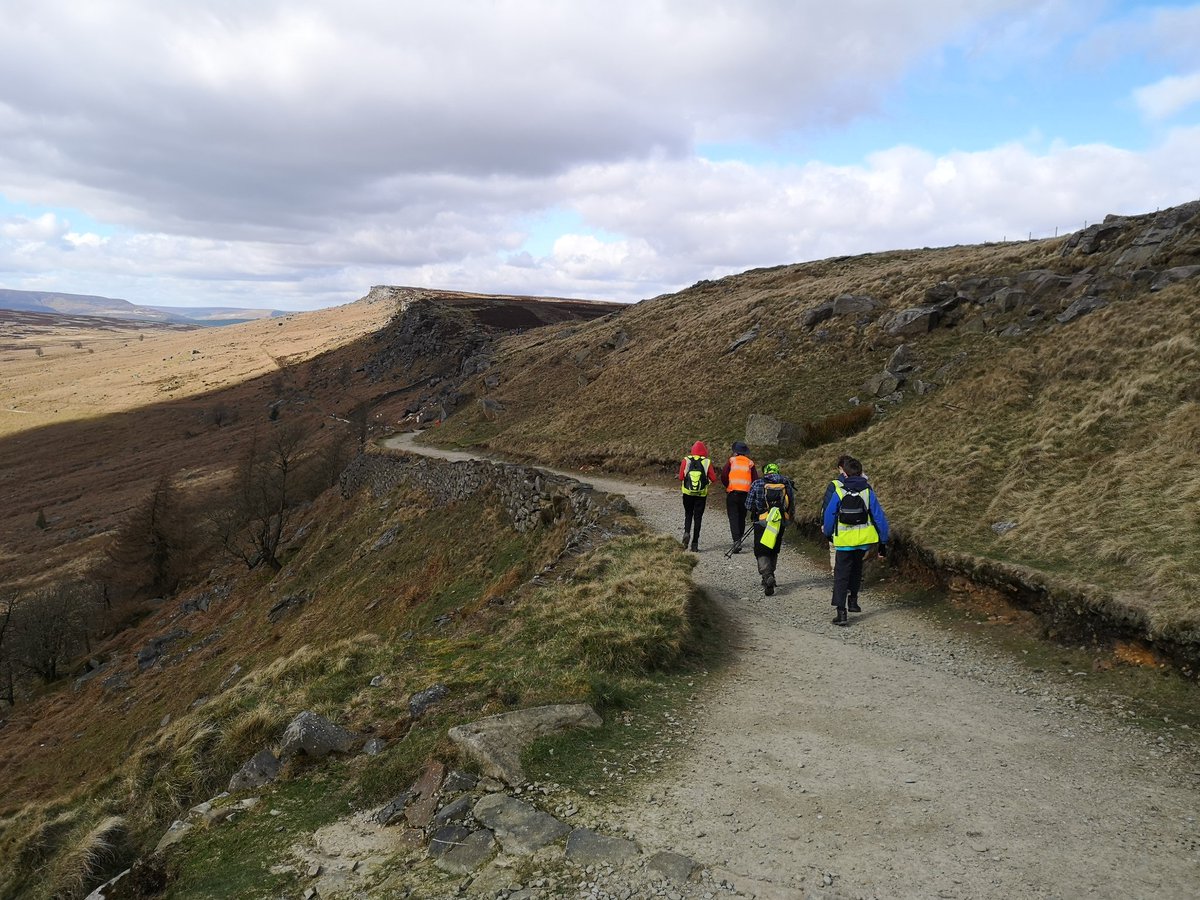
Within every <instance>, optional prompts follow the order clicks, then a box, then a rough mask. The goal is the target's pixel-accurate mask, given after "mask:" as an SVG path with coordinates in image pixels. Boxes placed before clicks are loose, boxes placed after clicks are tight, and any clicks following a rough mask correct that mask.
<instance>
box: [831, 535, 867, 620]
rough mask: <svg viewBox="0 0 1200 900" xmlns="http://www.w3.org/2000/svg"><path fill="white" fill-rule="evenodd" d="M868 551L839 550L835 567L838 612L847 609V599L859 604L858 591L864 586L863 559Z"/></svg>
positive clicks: (834, 582) (834, 603)
mask: <svg viewBox="0 0 1200 900" xmlns="http://www.w3.org/2000/svg"><path fill="white" fill-rule="evenodd" d="M866 555H867V551H866V550H839V551H838V552H837V563H836V564H835V565H834V567H833V601H832V603H833V605H834V606H836V607H837V608H838V611H839V612H840V611H841V610H843V609H845V608H846V599H847V598H849V599H850V600H852V601H854V602H855V603H857V602H858V589H859V586H860V585H862V572H863V557H864V556H866Z"/></svg>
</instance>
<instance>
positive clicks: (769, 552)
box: [754, 522, 783, 587]
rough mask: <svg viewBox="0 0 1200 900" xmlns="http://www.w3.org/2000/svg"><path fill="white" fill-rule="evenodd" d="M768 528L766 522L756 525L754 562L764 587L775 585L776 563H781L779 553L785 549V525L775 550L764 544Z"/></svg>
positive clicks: (780, 531)
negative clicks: (765, 532) (763, 539)
mask: <svg viewBox="0 0 1200 900" xmlns="http://www.w3.org/2000/svg"><path fill="white" fill-rule="evenodd" d="M766 528H767V526H766V523H764V522H755V523H754V561H755V562H756V563H758V574H759V575H760V576H761V577H762V583H763V587H766V586H767V585H771V586H772V587H774V585H775V563H777V562H779V551H780V550H782V549H783V525H782V523H781V524H780V526H779V538H778V539H777V540H776V541H775V547H774V549H772V548H770V547H764V546H763V544H762V536H763V532H764V531H765V530H766Z"/></svg>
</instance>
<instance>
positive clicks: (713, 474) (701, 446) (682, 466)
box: [675, 441, 720, 484]
mask: <svg viewBox="0 0 1200 900" xmlns="http://www.w3.org/2000/svg"><path fill="white" fill-rule="evenodd" d="M689 455H691V456H701V457H705V458H707V457H708V447H707V446H706V445H705V443H704V441H696V443H694V444H692V452H691V454H689ZM686 473H687V457H686V456H685V457H684V458H683V460H681V461H680V463H679V474H678V475H677V476H676V479H675V480H676V481H683V476H684V475H685V474H686ZM713 482H716V483H717V484H720V482H719V481H717V470H716V469H714V468H713V464H712V460H711V459H710V460H709V461H708V483H709V484H712V483H713Z"/></svg>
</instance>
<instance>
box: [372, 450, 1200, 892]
mask: <svg viewBox="0 0 1200 900" xmlns="http://www.w3.org/2000/svg"><path fill="white" fill-rule="evenodd" d="M414 440H415V435H412V434H405V435H398V436H395V437H393V438H389V439H387V440H386V441H385V442H384V444H385V446H389V447H392V448H395V449H402V450H406V451H409V452H415V453H421V454H426V455H430V456H437V457H440V458H444V459H451V460H454V459H458V460H465V459H477V458H479V457H478V456H477V455H474V454H469V453H460V452H455V451H446V450H441V449H438V448H431V447H426V446H422V445H417V444H415V443H414ZM563 474H566V475H571V476H572V477H580V476H579V475H578V473H570V472H564V473H563ZM586 480H587V481H588V482H590V483H592V484H594V485H595V486H596V487H597V488H599V489H602V490H605V491H610V492H614V493H621V494H624V495H625V496H626V497H627V498H628V499H629V501H630V503H631V504H632V505H633V506H634V508H635V509H636V510H637V512H638V515H639V516H640V517H641V518H642V519H643V521H645V522H646V524H647V525H648V526H649V527H651V528H653V529H655V530H657V531H661V532H663V533H665V534H670V535H676V534H677V532H679V531H681V529H682V508H681V505H680V503H679V500H678V496H677V494H676V492H674V491H670V490H668V489H664V488H661V487H654V486H647V485H644V484H638V483H634V482H630V481H624V480H620V479H614V478H601V477H592V476H591V475H588V476H587V478H586ZM814 493H815V492H814ZM727 536H728V535H727V525H726V523H725V518H724V497H723V495H722V494H721V493H720V491H719V490H717V491H715V492H714V496H713V497H712V498H711V499H710V510H709V513H708V515H707V516H706V518H705V524H704V533H703V534H702V536H701V551H700V553H699V564H698V565H697V567H696V569H695V572H694V577H695V580H696V582H697V583H698V584H699V586H700V587H701V588H702V589H704V590H705V591H706V592H708V593H709V594H710V596H711V597H713V598H714V599H715V600H716V601H717V602H719V603H720V604H721V605H722V606H723V607H724V608H725V610H726V611H727V612H728V613H729V615H730V616H731V617H732V618H733V620H734V621H735V622H736V623H737V625H738V628H739V632H740V634H739V638H738V641H739V646H738V647H737V648H736V653H735V655H734V660H733V662H732V664H731V666H730V668H729V670H728V672H727V673H725V674H724V675H723V676H722V677H721V678H719V679H717V680H716V681H715V683H714V685H713V686H712V687H711V688H710V689H709V690H708V691H707V692H706V693H705V694H704V695H703V696H702V697H701V699H700V701H699V702H698V703H697V704H696V705H695V706H693V707H690V710H691V711H692V712H693V713H694V719H693V721H692V722H691V723H689V724H690V726H691V727H694V732H693V733H692V734H691V736H690V738H689V742H688V743H687V744H686V749H684V750H682V751H680V750H673V751H672V752H673V753H676V754H678V757H677V759H676V764H675V765H674V766H672V767H670V768H669V769H668V771H667V772H666V773H665V774H663V775H661V776H660V777H657V778H656V779H654V780H653V781H651V782H648V783H645V784H644V785H643V786H642V787H641V788H639V789H638V793H637V794H636V795H635V796H634V797H633V798H632V799H631V800H629V801H627V802H625V803H621V804H619V805H618V806H617V807H616V808H615V809H614V810H613V813H612V814H613V816H614V818H615V820H616V821H617V822H618V823H619V824H621V825H623V826H625V827H626V828H628V830H629V831H630V832H632V833H634V834H637V835H641V836H643V837H644V839H645V840H646V841H647V843H655V842H657V843H658V844H659V845H660V846H671V847H673V848H675V849H677V850H679V851H680V852H683V853H687V854H689V855H691V856H692V857H693V858H695V859H697V860H699V861H702V862H704V863H705V864H706V865H709V866H711V867H713V868H714V871H715V873H716V874H718V875H720V876H721V877H724V878H727V880H728V881H730V882H731V883H732V884H734V885H735V886H737V887H738V888H739V889H741V890H743V891H745V892H748V893H753V894H755V895H756V896H758V897H760V898H773V897H778V898H788V897H806V896H821V897H945V898H976V897H989V898H990V897H996V898H999V897H1005V898H1010V897H1064V898H1072V897H1113V898H1116V897H1151V896H1153V897H1155V898H1156V900H1166V898H1193V897H1196V896H1198V895H1200V824H1198V822H1197V819H1198V818H1200V752H1198V748H1197V742H1196V741H1195V740H1194V736H1191V737H1189V736H1188V733H1187V732H1184V733H1183V735H1184V737H1183V738H1182V739H1180V738H1179V737H1178V735H1179V733H1178V732H1174V733H1173V732H1170V731H1167V732H1166V733H1165V734H1161V733H1160V734H1152V733H1149V732H1148V731H1146V730H1144V729H1142V728H1140V727H1135V726H1131V725H1129V724H1128V723H1127V722H1126V721H1124V720H1123V718H1122V716H1121V715H1120V713H1119V711H1115V710H1100V709H1093V708H1089V707H1087V706H1085V705H1084V704H1083V703H1081V702H1079V701H1078V700H1077V699H1076V697H1075V696H1074V693H1077V692H1078V688H1075V687H1074V684H1077V683H1078V682H1073V679H1079V678H1086V677H1087V674H1086V673H1066V674H1057V673H1053V674H1052V673H1049V672H1038V671H1036V670H1033V669H1030V668H1028V667H1026V666H1024V665H1022V664H1020V663H1019V662H1018V661H1016V660H1013V659H1009V658H1006V657H1004V656H1002V655H998V654H994V653H992V652H990V651H987V650H986V649H984V648H983V647H982V646H981V645H980V644H979V643H977V642H974V641H972V640H971V639H969V638H967V637H964V636H958V635H955V634H954V633H952V632H949V631H947V630H946V629H944V628H941V627H938V626H937V625H935V624H933V623H931V622H930V621H928V620H927V619H926V618H925V617H923V616H922V615H920V614H919V612H917V611H915V610H913V609H911V608H909V607H907V606H905V605H904V604H903V603H900V602H898V601H897V600H896V599H895V598H894V597H889V596H888V591H887V589H886V588H883V589H880V590H875V591H871V592H864V594H863V596H862V605H863V609H864V613H863V614H862V615H860V616H858V617H856V619H855V621H854V623H853V625H852V627H850V628H847V629H842V628H837V627H836V626H834V625H833V624H832V623H831V621H830V619H831V613H832V609H831V607H830V605H829V595H830V587H831V579H830V577H829V574H828V571H827V570H820V569H818V568H817V567H816V566H815V565H814V564H813V563H812V562H811V561H809V560H808V559H806V558H805V557H804V556H803V555H802V554H799V553H796V552H789V551H788V550H786V549H785V552H784V555H783V557H781V560H780V565H779V570H780V571H779V580H780V589H779V591H778V592H777V593H776V595H775V596H774V597H771V598H766V597H763V596H762V594H761V591H760V590H759V589H758V576H757V572H756V571H755V566H754V558H753V556H752V555H751V554H748V553H747V554H741V555H738V556H733V557H731V558H729V559H726V558H725V556H724V550H725V549H726V548H727V547H728V543H727ZM1172 735H1175V736H1172ZM673 746H674V745H673Z"/></svg>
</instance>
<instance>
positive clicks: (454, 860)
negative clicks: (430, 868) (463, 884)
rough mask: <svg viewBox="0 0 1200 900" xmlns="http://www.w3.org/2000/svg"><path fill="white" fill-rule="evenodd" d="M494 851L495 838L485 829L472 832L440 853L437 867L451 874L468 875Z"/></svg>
mask: <svg viewBox="0 0 1200 900" xmlns="http://www.w3.org/2000/svg"><path fill="white" fill-rule="evenodd" d="M495 852H496V838H495V836H494V835H493V834H492V833H491V832H490V831H488V830H486V829H481V830H479V831H475V832H472V833H471V834H470V835H468V836H467V837H466V838H465V839H464V840H463V841H462V843H461V844H458V845H457V846H455V847H452V848H450V849H449V850H447V851H446V852H445V853H444V854H442V855H441V856H440V857H439V858H438V861H437V863H435V865H437V867H438V868H439V869H441V870H442V871H444V872H450V873H451V874H453V875H470V874H471V873H472V872H474V871H475V870H476V869H478V868H479V867H480V866H482V865H483V864H484V863H485V862H487V861H488V860H489V859H491V858H492V856H493V855H494V854H495Z"/></svg>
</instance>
